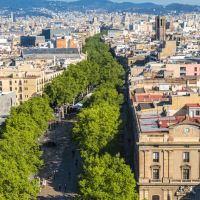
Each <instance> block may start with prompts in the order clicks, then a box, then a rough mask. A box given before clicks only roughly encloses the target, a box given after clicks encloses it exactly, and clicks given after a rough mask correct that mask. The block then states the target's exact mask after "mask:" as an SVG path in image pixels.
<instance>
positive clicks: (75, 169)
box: [37, 117, 81, 200]
mask: <svg viewBox="0 0 200 200" xmlns="http://www.w3.org/2000/svg"><path fill="white" fill-rule="evenodd" d="M75 118H76V117H74V119H68V120H63V121H62V122H60V123H59V124H58V125H57V124H55V123H52V124H51V130H50V131H48V132H47V133H44V135H43V136H42V137H41V138H40V141H39V143H40V144H41V145H42V151H43V156H42V159H43V160H44V166H43V168H42V169H41V170H40V171H39V174H38V176H39V177H40V181H41V180H42V178H45V180H46V185H45V186H44V185H42V189H41V192H40V193H39V195H38V197H37V199H38V200H44V199H45V200H54V199H55V200H57V199H59V200H65V199H66V200H69V199H73V197H75V196H76V195H77V194H78V193H79V190H78V187H77V186H78V181H79V178H78V175H79V174H80V173H81V158H80V156H79V154H78V152H77V147H76V146H74V145H73V144H72V142H71V140H70V136H69V131H70V130H72V127H73V125H72V123H73V122H75V121H76V119H75ZM49 141H50V142H55V143H56V146H55V147H47V145H46V144H47V142H49ZM43 142H45V145H44V144H43ZM72 150H74V151H75V155H74V156H73V154H72ZM76 159H78V164H77V165H76ZM55 170H57V172H56V173H55V178H54V177H53V174H54V171H55ZM48 176H49V177H50V178H49V179H47V177H48ZM51 176H52V177H51ZM41 182H42V181H41ZM65 183H66V184H67V188H66V190H65V187H64V184H65ZM59 184H61V190H60V191H59V187H58V185H59Z"/></svg>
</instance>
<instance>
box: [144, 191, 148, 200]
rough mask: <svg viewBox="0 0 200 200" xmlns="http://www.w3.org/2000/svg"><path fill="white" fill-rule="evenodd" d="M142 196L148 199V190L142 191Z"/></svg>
mask: <svg viewBox="0 0 200 200" xmlns="http://www.w3.org/2000/svg"><path fill="white" fill-rule="evenodd" d="M144 198H146V199H149V191H148V190H145V191H144Z"/></svg>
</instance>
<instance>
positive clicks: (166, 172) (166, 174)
mask: <svg viewBox="0 0 200 200" xmlns="http://www.w3.org/2000/svg"><path fill="white" fill-rule="evenodd" d="M163 159H164V165H163V167H164V177H163V178H168V151H167V150H164V151H163Z"/></svg>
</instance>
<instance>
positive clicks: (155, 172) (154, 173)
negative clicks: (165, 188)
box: [153, 169, 159, 179]
mask: <svg viewBox="0 0 200 200" xmlns="http://www.w3.org/2000/svg"><path fill="white" fill-rule="evenodd" d="M153 179H159V169H154V170H153Z"/></svg>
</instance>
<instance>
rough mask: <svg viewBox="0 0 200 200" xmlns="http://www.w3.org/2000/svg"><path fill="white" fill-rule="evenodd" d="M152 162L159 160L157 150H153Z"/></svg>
mask: <svg viewBox="0 0 200 200" xmlns="http://www.w3.org/2000/svg"><path fill="white" fill-rule="evenodd" d="M153 162H159V152H153Z"/></svg>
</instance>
